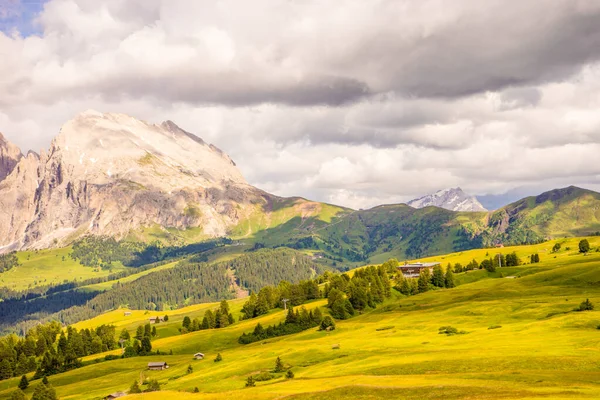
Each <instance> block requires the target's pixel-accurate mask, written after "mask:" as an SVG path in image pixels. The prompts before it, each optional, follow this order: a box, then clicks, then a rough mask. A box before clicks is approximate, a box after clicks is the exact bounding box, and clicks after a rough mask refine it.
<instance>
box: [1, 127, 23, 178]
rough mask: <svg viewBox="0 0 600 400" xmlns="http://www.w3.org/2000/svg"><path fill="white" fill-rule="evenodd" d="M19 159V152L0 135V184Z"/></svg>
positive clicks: (20, 156)
mask: <svg viewBox="0 0 600 400" xmlns="http://www.w3.org/2000/svg"><path fill="white" fill-rule="evenodd" d="M21 158H23V154H21V150H19V148H18V147H17V146H15V145H14V144H12V143H11V142H9V141H8V140H6V138H5V137H4V136H2V133H0V182H1V181H3V180H4V178H6V177H7V176H8V175H10V173H11V172H12V171H13V170H14V169H15V166H16V165H17V164H18V162H19V160H20V159H21Z"/></svg>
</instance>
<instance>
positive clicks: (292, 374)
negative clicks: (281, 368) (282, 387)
mask: <svg viewBox="0 0 600 400" xmlns="http://www.w3.org/2000/svg"><path fill="white" fill-rule="evenodd" d="M285 377H286V378H287V379H293V378H294V373H293V372H292V370H291V369H289V370H288V372H286V373H285Z"/></svg>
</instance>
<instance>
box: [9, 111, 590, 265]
mask: <svg viewBox="0 0 600 400" xmlns="http://www.w3.org/2000/svg"><path fill="white" fill-rule="evenodd" d="M0 210H1V212H0V252H6V251H11V250H20V249H28V248H44V247H58V246H64V245H68V244H70V243H72V242H73V241H75V240H77V239H78V238H81V237H82V236H85V235H90V234H91V235H106V236H111V237H115V238H117V239H119V240H121V239H125V240H129V241H145V242H149V241H155V240H159V241H163V242H168V243H169V244H170V245H174V244H175V245H176V244H185V243H193V242H198V241H202V240H206V239H209V238H214V237H221V236H228V237H230V238H233V239H235V240H237V241H238V242H245V243H248V244H255V245H257V246H258V247H263V246H264V247H279V246H288V247H292V248H296V249H313V250H317V251H320V252H321V253H322V254H323V255H324V257H325V258H328V259H330V260H331V262H333V261H335V262H356V263H361V262H364V261H366V260H372V261H379V260H384V259H386V258H389V257H397V258H400V259H406V258H418V257H422V256H425V255H433V254H441V253H448V252H451V251H461V250H465V249H469V248H476V247H482V246H494V245H498V244H519V243H533V242H538V241H541V240H544V239H546V238H550V237H562V236H574V235H589V234H594V233H596V232H599V231H600V194H599V193H596V192H593V191H590V190H584V189H580V188H576V187H568V188H564V189H557V190H553V191H550V192H546V193H543V194H541V195H539V196H536V197H527V198H524V199H522V200H519V201H517V202H514V203H511V204H509V205H507V206H504V207H501V208H499V209H498V210H496V211H493V212H487V211H486V210H485V208H484V207H483V206H482V205H481V203H479V201H478V200H477V199H476V198H474V197H473V196H469V195H467V194H465V193H464V192H463V191H462V190H461V189H460V188H454V189H446V190H442V191H439V192H437V193H435V194H433V195H430V196H424V197H422V198H420V199H416V200H413V201H411V202H409V205H405V204H396V205H385V206H379V207H375V208H372V209H369V210H360V211H355V210H351V209H348V208H344V207H339V206H335V205H331V204H325V203H319V202H314V201H309V200H306V199H303V198H299V197H294V198H281V197H278V196H274V195H271V194H269V193H266V192H264V191H262V190H260V189H258V188H255V187H253V186H251V185H249V184H248V183H247V182H246V181H245V179H244V178H243V176H242V174H241V172H240V171H239V170H238V168H237V167H236V165H235V163H234V162H233V161H232V160H231V158H230V157H229V156H227V155H226V154H225V153H224V152H222V151H221V150H220V149H218V148H216V147H215V146H213V145H210V144H208V143H205V142H204V141H203V140H202V139H200V138H198V137H196V136H195V135H193V134H191V133H189V132H186V131H184V130H182V129H181V128H179V127H178V126H177V125H175V124H174V123H173V122H170V121H166V122H163V123H161V124H159V125H153V124H148V123H146V122H143V121H139V120H137V119H135V118H132V117H129V116H127V115H123V114H102V113H98V112H95V111H88V112H85V113H82V114H80V115H78V116H77V117H75V118H74V119H73V120H71V121H69V122H67V123H66V124H65V125H64V126H63V127H62V129H61V131H60V133H59V135H58V136H57V137H56V138H55V139H54V140H53V141H52V144H51V146H50V149H49V150H48V152H42V153H41V154H40V155H37V154H35V153H33V152H30V153H29V154H27V155H22V154H21V152H20V150H19V149H18V148H17V147H16V146H14V145H12V144H10V143H9V142H8V141H7V140H6V139H4V138H3V137H1V136H0Z"/></svg>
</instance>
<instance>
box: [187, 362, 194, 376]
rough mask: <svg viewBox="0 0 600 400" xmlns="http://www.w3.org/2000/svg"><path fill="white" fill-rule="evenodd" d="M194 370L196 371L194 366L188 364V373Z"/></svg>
mask: <svg viewBox="0 0 600 400" xmlns="http://www.w3.org/2000/svg"><path fill="white" fill-rule="evenodd" d="M192 372H194V368H193V367H192V365H191V364H190V365H188V367H187V373H188V374H191V373H192Z"/></svg>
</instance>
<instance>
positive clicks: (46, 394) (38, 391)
mask: <svg viewBox="0 0 600 400" xmlns="http://www.w3.org/2000/svg"><path fill="white" fill-rule="evenodd" d="M28 386H29V382H27V377H26V376H25V375H23V378H22V379H21V383H19V388H18V389H17V390H15V391H13V392H12V393H11V395H10V398H9V399H10V400H26V399H27V396H26V395H25V393H24V392H23V390H25V389H27V387H28ZM57 399H58V396H57V395H56V390H54V388H53V387H52V385H51V384H50V382H48V378H46V377H44V379H42V382H41V383H40V384H38V385H37V386H36V387H35V389H34V390H33V394H32V396H31V400H57Z"/></svg>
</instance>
